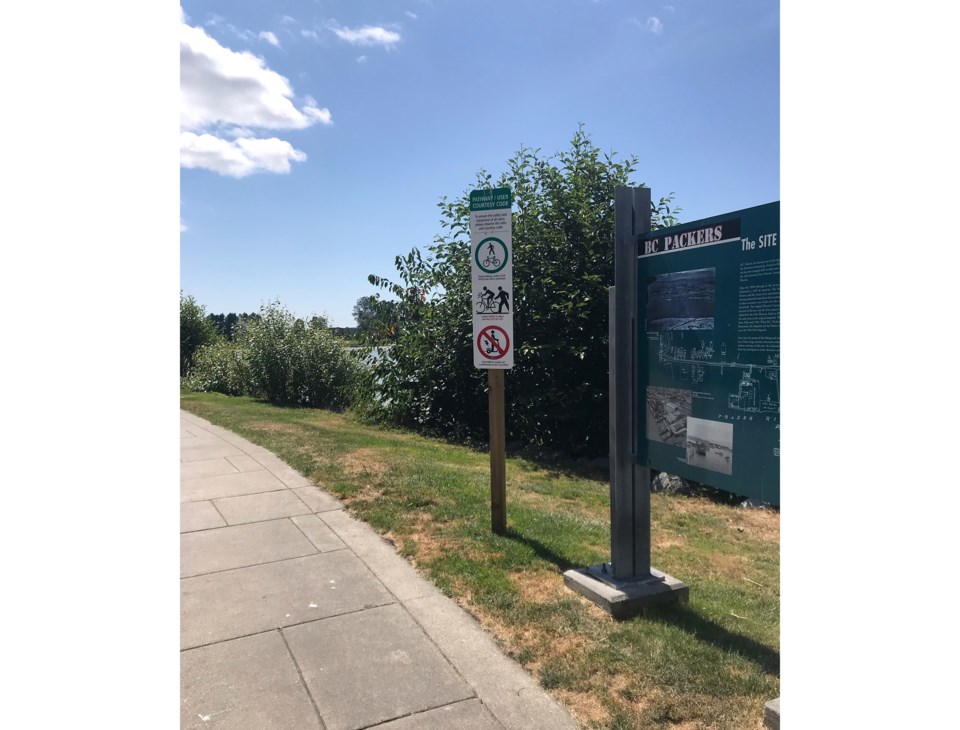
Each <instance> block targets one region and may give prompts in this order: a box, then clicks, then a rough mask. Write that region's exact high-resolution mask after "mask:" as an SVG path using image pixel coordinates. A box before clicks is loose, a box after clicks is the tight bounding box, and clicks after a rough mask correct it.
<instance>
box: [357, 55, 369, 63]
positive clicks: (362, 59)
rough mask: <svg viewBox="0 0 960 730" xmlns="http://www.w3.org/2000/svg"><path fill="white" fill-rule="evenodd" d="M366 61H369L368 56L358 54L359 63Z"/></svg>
mask: <svg viewBox="0 0 960 730" xmlns="http://www.w3.org/2000/svg"><path fill="white" fill-rule="evenodd" d="M366 62H367V57H366V56H357V63H366Z"/></svg>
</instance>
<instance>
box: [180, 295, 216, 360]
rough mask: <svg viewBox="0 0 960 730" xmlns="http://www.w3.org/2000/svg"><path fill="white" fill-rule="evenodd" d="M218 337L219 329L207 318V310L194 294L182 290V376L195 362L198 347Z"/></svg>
mask: <svg viewBox="0 0 960 730" xmlns="http://www.w3.org/2000/svg"><path fill="white" fill-rule="evenodd" d="M216 339H217V330H216V328H215V327H214V326H213V323H212V322H211V321H210V320H209V319H207V316H206V310H205V309H204V308H203V306H202V305H200V304H197V301H196V300H195V299H194V298H193V297H192V296H187V297H185V296H183V292H180V376H181V377H183V376H185V375H186V374H187V372H188V371H189V370H190V366H191V365H192V364H193V356H194V353H195V352H196V351H197V349H198V348H199V347H201V346H203V345H208V344H210V343H212V342H214V341H215V340H216Z"/></svg>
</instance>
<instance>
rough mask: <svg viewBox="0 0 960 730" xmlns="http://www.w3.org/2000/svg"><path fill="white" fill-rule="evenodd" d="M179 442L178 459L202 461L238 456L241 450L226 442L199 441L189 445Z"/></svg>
mask: <svg viewBox="0 0 960 730" xmlns="http://www.w3.org/2000/svg"><path fill="white" fill-rule="evenodd" d="M193 443H194V442H192V441H190V442H189V443H184V442H183V441H181V442H180V461H183V462H186V461H203V460H204V459H218V458H220V457H221V456H240V454H242V453H243V452H242V451H240V449H238V448H237V447H236V446H232V445H231V444H228V443H201V444H196V445H191V444H193Z"/></svg>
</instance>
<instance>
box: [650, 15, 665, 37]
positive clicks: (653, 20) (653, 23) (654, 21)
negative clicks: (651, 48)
mask: <svg viewBox="0 0 960 730" xmlns="http://www.w3.org/2000/svg"><path fill="white" fill-rule="evenodd" d="M647 30H649V31H650V32H651V33H656V34H657V35H660V34H661V33H663V23H661V22H660V18H658V17H656V16H653V15H651V16H650V17H649V18H647Z"/></svg>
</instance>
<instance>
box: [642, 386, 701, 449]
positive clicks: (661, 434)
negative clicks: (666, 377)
mask: <svg viewBox="0 0 960 730" xmlns="http://www.w3.org/2000/svg"><path fill="white" fill-rule="evenodd" d="M692 408H693V391H692V390H682V389H680V388H660V387H658V386H655V385H650V386H648V387H647V438H648V439H650V440H651V441H659V442H660V443H662V444H669V445H671V446H680V447H683V446H684V444H685V443H686V439H687V418H688V417H689V416H690V413H691V412H692Z"/></svg>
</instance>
